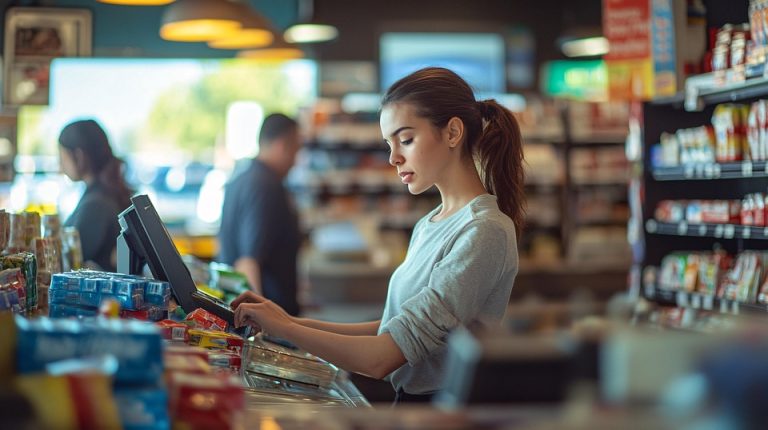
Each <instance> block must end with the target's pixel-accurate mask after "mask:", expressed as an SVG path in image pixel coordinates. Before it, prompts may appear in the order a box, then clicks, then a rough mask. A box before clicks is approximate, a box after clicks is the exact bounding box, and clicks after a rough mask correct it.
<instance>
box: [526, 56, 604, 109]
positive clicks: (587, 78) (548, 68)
mask: <svg viewBox="0 0 768 430" xmlns="http://www.w3.org/2000/svg"><path fill="white" fill-rule="evenodd" d="M540 82H541V86H542V92H543V93H544V94H547V95H549V96H552V97H562V98H567V99H573V100H584V101H605V100H607V98H608V80H607V78H606V72H605V62H604V61H603V60H587V61H584V60H557V61H550V62H547V63H545V64H544V66H543V67H542V69H541V80H540Z"/></svg>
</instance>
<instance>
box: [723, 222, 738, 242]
mask: <svg viewBox="0 0 768 430" xmlns="http://www.w3.org/2000/svg"><path fill="white" fill-rule="evenodd" d="M735 233H736V226H735V225H733V224H726V226H725V231H723V236H724V237H725V238H726V239H733V236H734V234H735Z"/></svg>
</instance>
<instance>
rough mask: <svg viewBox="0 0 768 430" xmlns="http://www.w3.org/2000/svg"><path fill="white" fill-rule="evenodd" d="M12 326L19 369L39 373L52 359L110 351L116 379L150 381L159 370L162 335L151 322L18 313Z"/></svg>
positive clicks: (150, 382) (154, 381)
mask: <svg viewBox="0 0 768 430" xmlns="http://www.w3.org/2000/svg"><path fill="white" fill-rule="evenodd" d="M53 306H54V305H52V306H51V311H53ZM62 306H67V305H62ZM16 326H17V328H18V336H17V348H16V366H17V371H18V372H19V373H33V372H41V371H43V370H44V369H45V367H46V365H47V364H49V363H52V362H55V361H60V360H66V359H71V358H82V357H90V356H102V355H105V354H109V355H113V356H114V357H115V358H116V359H117V362H118V369H117V373H116V374H115V381H116V382H118V383H126V384H136V385H138V384H155V383H156V382H157V381H158V380H159V378H160V377H161V375H162V369H163V362H162V339H161V338H160V334H159V333H158V330H157V328H156V327H154V325H152V324H148V323H143V322H140V321H131V320H119V319H114V320H102V319H90V320H69V319H52V318H35V319H26V318H22V317H17V318H16Z"/></svg>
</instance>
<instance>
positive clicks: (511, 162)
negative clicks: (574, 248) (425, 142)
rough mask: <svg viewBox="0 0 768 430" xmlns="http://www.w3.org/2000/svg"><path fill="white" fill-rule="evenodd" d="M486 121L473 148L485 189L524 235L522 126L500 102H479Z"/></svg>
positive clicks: (517, 230) (479, 109)
mask: <svg viewBox="0 0 768 430" xmlns="http://www.w3.org/2000/svg"><path fill="white" fill-rule="evenodd" d="M477 108H478V111H479V112H480V116H481V117H482V118H483V120H484V122H485V126H484V127H483V131H482V133H481V134H480V138H479V139H478V140H477V142H476V143H475V144H474V145H473V146H474V151H475V156H476V157H477V160H478V161H479V163H480V178H481V179H482V181H483V185H484V186H485V189H486V190H487V191H488V192H489V193H491V194H493V195H495V196H496V199H497V201H498V204H499V209H500V210H501V211H502V212H504V213H505V214H506V215H507V216H508V217H510V218H512V222H514V224H515V231H516V232H517V234H518V236H519V235H520V232H521V230H522V229H523V226H524V225H525V170H524V168H523V159H524V157H523V143H522V136H521V134H520V126H519V125H518V123H517V120H516V119H515V117H514V115H513V114H512V112H510V111H509V110H507V109H506V108H505V107H504V106H502V105H500V104H499V103H498V102H496V100H483V101H480V102H477Z"/></svg>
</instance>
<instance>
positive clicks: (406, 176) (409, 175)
mask: <svg viewBox="0 0 768 430" xmlns="http://www.w3.org/2000/svg"><path fill="white" fill-rule="evenodd" d="M411 179H413V172H401V173H400V180H401V181H403V183H404V184H408V183H410V182H411Z"/></svg>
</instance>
